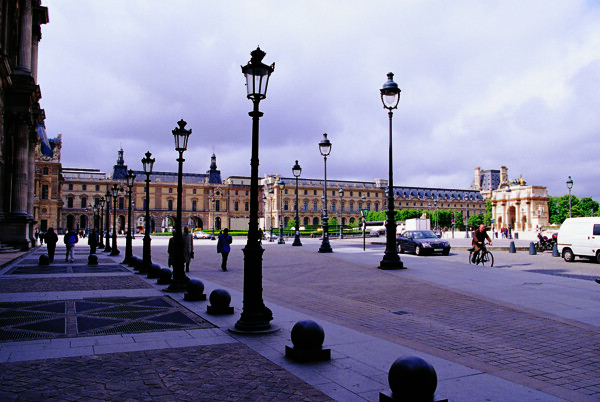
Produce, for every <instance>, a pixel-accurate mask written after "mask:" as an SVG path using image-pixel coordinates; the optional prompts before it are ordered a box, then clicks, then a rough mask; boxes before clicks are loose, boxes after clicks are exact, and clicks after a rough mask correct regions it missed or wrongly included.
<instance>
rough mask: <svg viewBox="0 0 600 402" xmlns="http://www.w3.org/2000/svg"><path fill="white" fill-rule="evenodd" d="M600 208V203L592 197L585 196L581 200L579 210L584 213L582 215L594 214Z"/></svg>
mask: <svg viewBox="0 0 600 402" xmlns="http://www.w3.org/2000/svg"><path fill="white" fill-rule="evenodd" d="M599 209H600V203H598V202H597V201H594V200H592V197H583V198H582V199H581V200H579V210H580V211H581V213H582V216H594V215H595V214H598V210H599Z"/></svg>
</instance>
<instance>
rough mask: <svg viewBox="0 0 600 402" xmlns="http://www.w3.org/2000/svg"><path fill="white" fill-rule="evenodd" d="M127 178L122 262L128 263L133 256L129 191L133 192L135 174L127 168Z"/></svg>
mask: <svg viewBox="0 0 600 402" xmlns="http://www.w3.org/2000/svg"><path fill="white" fill-rule="evenodd" d="M125 179H126V180H127V188H128V191H127V194H128V195H129V207H128V211H127V237H126V238H125V259H123V262H122V264H127V263H129V259H130V258H131V257H132V256H133V244H132V237H131V206H132V202H131V193H132V192H133V181H134V180H135V174H133V170H131V169H129V170H128V171H127V176H125Z"/></svg>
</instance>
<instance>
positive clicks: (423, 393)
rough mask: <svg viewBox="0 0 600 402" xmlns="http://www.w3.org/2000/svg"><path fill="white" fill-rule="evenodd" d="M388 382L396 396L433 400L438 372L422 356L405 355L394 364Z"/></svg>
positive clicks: (405, 398)
mask: <svg viewBox="0 0 600 402" xmlns="http://www.w3.org/2000/svg"><path fill="white" fill-rule="evenodd" d="M388 382H389V384H390V389H391V390H392V396H393V397H395V398H399V399H402V400H410V401H412V400H415V401H416V400H418V401H431V400H433V396H434V393H435V389H436V388H437V374H436V372H435V369H434V368H433V366H432V365H431V364H429V363H428V362H427V361H425V360H424V359H422V358H421V357H418V356H403V357H400V358H398V359H397V360H396V361H395V362H394V363H393V364H392V367H391V368H390V372H389V373H388Z"/></svg>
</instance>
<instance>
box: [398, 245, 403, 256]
mask: <svg viewBox="0 0 600 402" xmlns="http://www.w3.org/2000/svg"><path fill="white" fill-rule="evenodd" d="M398 252H399V253H400V254H404V249H403V248H402V246H401V245H400V243H398Z"/></svg>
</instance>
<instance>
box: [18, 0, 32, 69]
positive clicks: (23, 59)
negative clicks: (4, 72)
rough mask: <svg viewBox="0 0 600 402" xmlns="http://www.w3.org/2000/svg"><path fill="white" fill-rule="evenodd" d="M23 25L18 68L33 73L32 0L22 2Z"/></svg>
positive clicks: (20, 31) (20, 34) (21, 27)
mask: <svg viewBox="0 0 600 402" xmlns="http://www.w3.org/2000/svg"><path fill="white" fill-rule="evenodd" d="M21 4H22V8H21V26H20V27H19V29H20V30H19V38H20V42H19V60H18V65H17V70H20V71H21V72H26V73H31V42H32V40H31V36H32V22H33V12H32V9H31V0H24V1H22V2H21Z"/></svg>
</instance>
